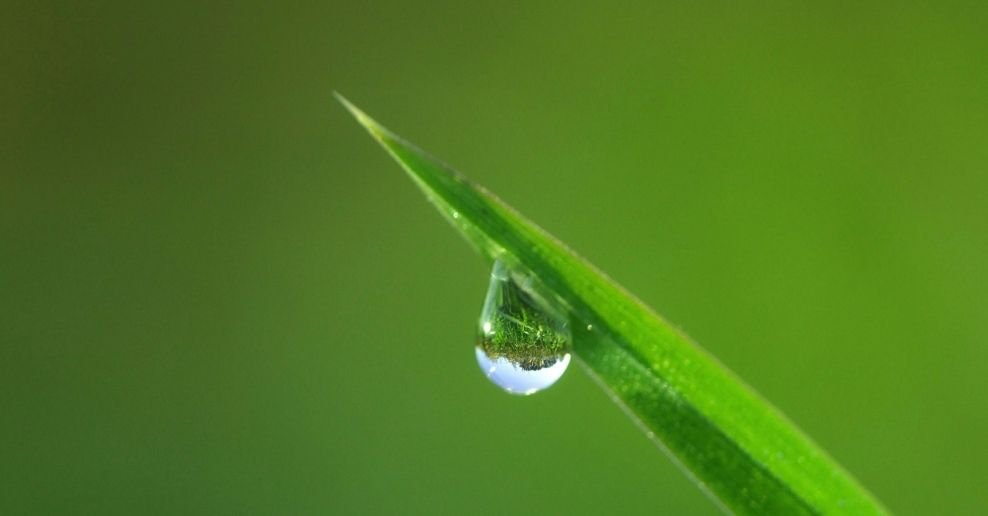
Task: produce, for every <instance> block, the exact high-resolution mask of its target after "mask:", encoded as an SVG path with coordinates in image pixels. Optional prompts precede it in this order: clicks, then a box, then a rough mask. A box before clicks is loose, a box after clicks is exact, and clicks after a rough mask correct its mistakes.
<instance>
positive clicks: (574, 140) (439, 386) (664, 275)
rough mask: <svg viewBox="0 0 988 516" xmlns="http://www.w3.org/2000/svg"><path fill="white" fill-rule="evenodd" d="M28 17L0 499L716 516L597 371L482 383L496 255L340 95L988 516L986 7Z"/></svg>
mask: <svg viewBox="0 0 988 516" xmlns="http://www.w3.org/2000/svg"><path fill="white" fill-rule="evenodd" d="M59 4H62V5H59ZM2 11H3V14H2V16H0V60H2V61H0V64H2V71H0V457H2V458H0V512H3V513H5V514H7V513H72V514H111V513H117V514H147V513H171V514H176V513H178V514H187V513H197V514H244V513H255V514H270V513H275V514H318V513H337V514H366V513H384V514H394V513H430V514H435V513H441V514H467V513H477V514H483V513H488V514H505V513H515V514H545V513H547V512H557V513H562V512H564V511H565V512H576V513H616V512H621V513H626V514H644V513H660V514H684V513H701V514H703V513H714V512H715V510H716V509H715V507H714V505H713V504H711V503H710V502H709V501H708V500H706V499H705V498H704V496H703V495H702V494H701V493H700V491H699V490H698V489H696V488H695V487H694V486H693V485H691V483H690V481H688V480H687V479H686V477H685V476H683V475H682V474H681V473H680V472H679V471H678V470H677V469H676V468H675V466H673V464H672V463H671V462H670V461H669V460H668V459H666V458H665V457H664V456H663V455H662V454H661V452H660V451H659V450H657V449H655V447H654V446H653V445H652V444H651V443H650V442H649V441H648V440H647V439H645V438H643V437H642V436H641V435H640V432H639V431H638V430H637V429H636V428H635V426H634V425H633V424H632V423H631V422H630V421H629V420H628V419H627V418H626V417H625V416H624V415H623V414H622V413H621V411H620V410H618V409H617V408H616V407H615V406H614V404H613V403H611V401H610V400H609V399H608V397H607V396H606V395H605V394H604V393H603V392H602V391H601V390H599V389H598V388H597V387H596V386H595V385H593V384H592V382H591V381H590V380H589V379H588V377H587V376H586V375H585V374H584V373H583V372H582V371H581V370H580V369H579V367H577V366H573V367H572V369H573V370H572V371H571V372H570V373H568V374H567V375H566V376H565V377H564V378H563V379H562V380H561V381H560V382H559V384H558V385H557V386H555V387H553V388H552V389H550V390H549V391H547V392H545V393H542V394H539V395H536V396H534V397H531V398H525V399H519V398H516V397H511V396H507V395H505V394H503V393H501V392H500V391H498V390H497V389H496V388H495V387H494V386H492V385H490V384H489V383H488V382H487V381H486V380H485V379H484V378H483V377H482V375H481V374H480V373H479V371H478V368H477V366H476V364H475V363H474V357H473V351H472V343H473V340H474V325H475V322H476V317H477V315H478V313H479V310H480V307H481V304H482V301H483V295H484V290H485V288H486V284H487V275H488V270H487V269H486V266H485V264H484V262H483V261H482V260H481V259H479V258H478V257H477V256H475V255H474V254H473V253H472V252H471V251H470V249H469V248H468V246H466V245H463V243H462V242H461V241H460V238H459V237H458V236H457V235H456V234H455V232H454V231H452V230H451V229H450V228H448V227H446V226H445V223H444V222H442V220H441V219H440V218H438V217H436V214H435V213H434V210H433V208H432V207H430V206H429V205H428V204H427V203H426V202H425V201H424V200H423V199H422V196H421V194H420V193H419V192H418V191H416V188H415V187H414V186H413V185H412V184H411V183H410V182H409V181H408V180H407V178H406V177H404V175H403V173H402V172H401V171H400V169H399V168H398V167H397V166H396V165H395V164H394V163H392V162H391V161H390V160H389V158H388V157H387V156H386V155H385V153H384V152H382V150H381V149H379V148H378V147H377V146H376V144H375V143H373V142H372V141H371V139H370V138H369V137H368V136H367V135H366V134H365V133H364V132H363V131H362V130H361V129H360V128H359V127H358V126H357V124H356V123H355V122H354V121H353V120H352V119H351V118H350V116H349V115H348V114H346V112H345V111H344V110H343V109H342V108H341V107H340V106H338V105H336V104H335V103H334V102H333V100H332V97H331V91H332V90H334V89H335V90H339V91H340V92H342V93H343V94H344V95H347V96H348V97H349V98H350V99H351V100H353V101H354V102H355V103H356V104H357V105H359V106H361V107H362V108H364V109H366V110H367V111H368V113H370V114H371V115H372V116H374V117H376V118H377V119H378V120H379V121H381V122H382V123H384V124H385V125H387V126H389V127H391V128H392V129H394V130H396V131H397V132H399V133H400V134H403V135H405V136H407V137H408V138H409V139H411V140H412V141H414V142H416V143H418V144H420V145H421V146H423V147H424V148H426V149H429V150H430V151H432V152H434V153H435V154H437V155H438V156H440V157H442V158H444V159H445V160H447V161H448V162H450V163H452V164H453V165H455V166H456V167H458V168H459V169H461V170H463V171H464V172H465V173H467V174H468V175H469V176H471V177H472V178H474V179H476V180H477V181H478V182H480V183H481V184H484V185H487V186H488V187H490V188H491V189H492V190H493V191H495V192H497V193H498V194H500V195H501V197H502V198H504V199H505V200H506V201H507V202H509V203H510V204H512V205H514V206H515V207H517V208H518V209H519V210H521V211H522V212H523V213H525V214H527V215H528V216H529V217H531V218H532V219H533V220H534V221H536V222H538V223H539V224H541V225H542V226H543V227H545V228H546V229H548V230H549V231H550V232H552V233H554V234H555V235H557V236H558V237H560V238H561V239H562V240H564V241H566V242H568V243H569V244H571V246H572V247H573V248H574V249H576V250H577V251H578V252H580V253H582V254H583V255H584V256H586V257H587V258H588V259H589V260H590V261H592V262H594V263H595V264H597V265H598V266H600V267H601V268H602V269H603V270H605V271H607V272H608V273H609V274H610V275H611V276H612V277H613V278H615V279H616V280H618V281H619V282H620V283H622V284H623V285H625V286H626V287H628V288H629V289H630V290H631V291H633V292H635V293H636V294H637V295H638V296H639V297H641V298H642V299H643V300H644V301H646V302H647V303H649V304H650V305H652V306H653V307H654V308H655V309H656V310H657V311H658V312H660V313H662V314H664V315H665V316H666V317H667V318H668V319H670V320H671V321H673V322H675V323H676V324H678V325H680V326H681V327H682V328H683V329H685V330H686V331H687V332H688V333H689V334H691V335H692V336H693V337H694V338H695V339H696V340H697V341H698V342H700V343H701V344H702V345H703V346H704V347H705V348H707V349H708V350H710V351H712V352H713V353H714V354H715V355H717V356H718V357H720V359H721V360H722V361H723V362H724V363H726V364H727V365H728V366H729V367H730V368H732V369H733V370H734V371H736V372H737V373H738V374H739V375H740V376H741V377H743V378H745V379H746V380H747V381H748V382H749V383H750V384H752V385H753V386H754V387H755V388H757V389H758V390H759V391H760V392H762V393H763V394H764V395H765V396H766V397H767V398H768V399H770V400H772V401H773V402H774V403H776V404H777V405H778V406H779V407H780V408H781V409H782V410H783V411H785V412H786V413H787V414H788V415H789V416H790V417H791V418H792V419H793V420H794V421H795V422H796V423H797V424H799V425H800V426H801V427H802V428H803V429H805V430H806V431H807V432H808V433H809V434H810V435H812V436H814V438H815V439H816V440H817V441H818V442H819V443H820V444H821V445H822V446H823V447H824V448H826V449H827V450H829V451H830V452H831V453H832V454H833V455H834V456H835V457H836V458H837V459H838V460H839V461H840V462H841V463H842V464H844V465H845V466H846V467H847V468H848V469H850V470H851V471H853V472H854V473H855V474H856V475H857V476H858V477H859V478H860V479H861V481H862V482H863V483H864V484H865V485H867V486H868V487H869V488H870V489H872V490H873V491H874V492H875V493H876V495H877V496H878V497H879V498H881V499H882V500H883V501H884V502H885V503H886V504H887V505H888V506H889V508H891V509H892V510H893V511H896V512H898V513H902V514H971V513H975V512H978V511H979V510H984V507H986V506H988V493H986V491H985V489H984V486H983V483H984V464H985V462H986V460H988V443H986V438H985V436H986V435H988V395H986V393H988V381H986V379H985V376H986V372H988V267H986V263H988V195H986V191H988V61H986V56H988V32H986V30H985V27H988V9H986V8H985V7H984V4H983V3H981V2H970V3H938V4H936V5H935V6H921V5H918V4H916V5H914V4H903V3H898V2H881V3H874V2H866V3H856V2H850V3H846V4H842V5H838V4H832V5H822V6H808V5H793V4H791V3H788V2H778V3H762V4H758V5H748V6H741V5H737V4H736V3H703V4H702V5H683V4H680V5H675V4H670V5H653V3H652V2H646V3H642V5H639V6H636V7H631V6H613V5H604V4H601V5H600V6H598V7H577V6H576V4H572V3H570V4H558V5H552V4H541V5H534V4H525V5H505V4H504V3H502V2H489V3H483V4H481V3H470V4H469V5H467V3H463V2H449V3H448V4H447V5H440V4H439V3H437V2H432V3H429V4H421V3H390V4H385V3H375V4H366V5H364V4H363V3H357V2H354V3H352V4H337V3H333V2H330V3H310V4H292V5H281V4H278V3H271V2H247V3H230V4H214V5H206V4H200V3H189V4H182V3H175V2H163V3H160V4H159V3H152V2H145V3H137V4H135V3H129V2H117V3H114V2H72V3H70V2H62V3H47V2H40V3H39V2H27V1H13V2H11V1H7V2H4V5H3V9H2Z"/></svg>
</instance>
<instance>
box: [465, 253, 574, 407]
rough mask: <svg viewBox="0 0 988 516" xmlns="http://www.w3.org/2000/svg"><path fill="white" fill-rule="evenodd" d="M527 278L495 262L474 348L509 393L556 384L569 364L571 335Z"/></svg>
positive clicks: (488, 371)
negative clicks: (514, 273)
mask: <svg viewBox="0 0 988 516" xmlns="http://www.w3.org/2000/svg"><path fill="white" fill-rule="evenodd" d="M533 283H534V282H533V280H532V278H531V277H530V276H528V277H524V276H518V275H513V274H512V273H511V272H510V271H509V270H508V268H507V267H506V266H505V265H504V263H503V262H501V261H500V260H497V261H495V262H494V269H493V270H492V271H491V282H490V286H489V287H488V289H487V297H486V298H485V299H484V308H483V310H482V311H481V313H480V322H479V324H478V329H479V337H478V339H477V347H476V349H475V351H476V355H477V363H478V364H479V365H480V369H481V371H483V373H484V375H485V376H487V378H488V379H490V380H491V381H492V382H494V383H495V384H497V386H499V387H501V388H502V389H504V390H505V391H507V392H509V393H511V394H519V395H529V394H534V393H536V392H538V391H541V390H542V389H545V388H547V387H549V386H550V385H552V384H554V383H556V380H559V378H560V377H561V376H562V375H563V373H564V372H566V368H567V366H569V362H570V355H569V345H570V333H569V328H568V325H567V324H566V320H565V318H564V317H562V316H560V315H558V314H557V313H556V312H555V311H554V310H552V309H551V308H549V305H548V303H547V302H546V301H545V300H544V299H542V298H541V297H540V296H539V295H538V294H537V293H536V292H535V289H534V288H533Z"/></svg>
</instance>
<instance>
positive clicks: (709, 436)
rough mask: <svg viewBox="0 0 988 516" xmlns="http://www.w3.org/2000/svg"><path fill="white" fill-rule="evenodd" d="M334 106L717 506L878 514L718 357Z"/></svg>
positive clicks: (498, 206)
mask: <svg viewBox="0 0 988 516" xmlns="http://www.w3.org/2000/svg"><path fill="white" fill-rule="evenodd" d="M336 96H337V98H338V100H339V101H340V102H341V103H342V104H343V105H344V106H345V107H346V108H347V109H348V110H349V111H350V112H351V113H352V114H353V115H354V117H355V118H356V119H357V121H358V122H359V123H360V124H361V125H363V126H364V127H365V128H366V129H367V130H368V131H369V132H370V134H371V135H372V136H373V137H374V139H376V140H377V141H378V142H379V143H380V144H381V145H382V146H383V147H384V148H385V150H387V151H388V153H390V154H391V156H392V157H393V158H394V159H395V160H396V161H397V162H398V163H399V164H400V165H401V166H402V168H404V170H405V171H406V172H407V173H408V175H409V176H410V177H411V178H412V180H413V181H414V182H415V183H416V184H417V185H418V186H419V187H420V188H421V189H422V191H423V192H424V193H425V195H426V197H428V198H429V199H430V200H431V201H432V202H433V204H435V206H436V207H437V208H438V209H439V211H440V213H442V214H443V215H444V216H445V217H446V218H447V220H449V221H450V222H451V223H452V224H453V225H454V227H456V228H457V229H458V230H459V231H460V232H461V233H462V234H463V235H464V236H465V237H466V238H467V240H468V242H470V243H471V244H472V245H473V246H474V247H475V248H476V249H477V250H478V252H480V253H481V254H483V255H484V256H486V257H487V258H488V259H491V260H493V259H495V258H497V259H501V260H504V261H506V262H508V263H509V264H512V265H515V266H518V267H524V268H525V269H526V270H529V271H532V272H533V273H534V274H535V275H536V276H537V277H538V278H539V279H540V281H541V283H542V284H543V286H544V287H545V288H546V289H547V290H548V291H549V292H551V293H552V294H553V295H554V296H556V299H557V301H558V302H559V303H560V304H561V305H562V306H564V307H565V308H566V310H567V311H568V315H569V317H570V319H571V324H572V327H573V328H574V343H573V347H574V353H575V355H576V356H577V358H578V359H579V361H580V362H581V363H582V364H583V365H584V367H585V369H586V370H587V371H588V372H589V373H590V374H591V376H593V377H594V378H595V379H596V380H597V382H598V383H599V384H600V385H601V387H603V388H604V389H605V390H607V391H608V392H609V393H610V394H611V395H612V397H613V399H614V400H615V401H616V402H617V403H618V404H619V405H621V406H622V407H624V408H625V410H626V412H627V413H628V414H629V415H630V416H631V417H632V418H633V419H635V420H636V421H637V422H638V423H639V425H640V426H641V427H642V428H643V430H644V431H645V432H646V434H647V435H648V436H649V437H650V438H652V439H653V440H655V441H656V442H657V443H658V444H659V446H660V447H661V448H663V449H664V450H665V451H666V452H667V454H668V455H669V456H670V458H672V459H673V461H674V462H676V463H678V464H680V465H681V466H682V467H683V469H684V470H685V471H686V473H687V474H688V475H690V476H691V477H693V478H694V480H695V481H696V482H697V483H698V485H699V486H700V488H701V489H703V490H704V491H706V492H707V493H709V494H711V495H712V497H713V498H714V500H715V501H716V502H717V503H718V504H719V505H720V506H721V508H723V509H725V510H728V511H731V512H736V513H746V514H824V513H853V514H882V513H885V509H884V508H883V507H882V505H881V504H880V503H879V502H878V501H877V500H876V499H875V498H874V497H872V496H871V494H870V493H868V492H867V491H866V490H865V489H864V488H863V487H862V486H860V485H859V484H858V483H857V481H856V480H855V479H854V478H853V477H852V476H851V475H850V474H849V473H848V472H846V471H845V470H843V469H842V468H841V467H840V466H839V465H838V464H837V463H836V462H835V461H833V460H832V459H831V458H830V457H828V456H827V455H826V454H825V453H824V452H823V451H822V450H821V449H820V448H819V447H817V446H816V445H815V444H814V443H813V442H812V441H811V440H810V439H809V438H808V437H806V436H805V435H804V434H803V433H802V432H800V431H799V430H798V429H797V428H796V426H795V425H794V424H793V423H791V422H789V421H788V420H787V419H786V418H785V417H784V416H783V415H781V413H779V412H778V411H777V410H776V409H775V408H774V407H773V406H772V405H771V404H769V403H768V402H767V401H765V400H764V399H762V398H761V397H760V396H758V394H757V393H755V392H754V390H752V389H751V388H749V387H748V386H746V385H745V384H744V383H743V382H742V381H741V380H739V379H738V378H737V377H736V376H734V374H733V373H731V372H730V371H729V370H728V369H727V368H726V367H724V366H723V365H721V364H720V363H719V362H718V361H717V360H716V359H715V358H714V357H712V356H711V355H709V354H708V353H707V352H705V351H704V350H702V349H701V348H700V347H699V346H697V345H696V344H695V343H693V342H692V341H691V340H690V339H689V338H688V337H687V336H686V335H684V334H683V333H682V332H680V331H679V330H677V329H676V328H675V327H674V326H672V325H671V324H669V323H668V322H666V321H665V320H663V319H662V318H661V317H660V316H658V315H657V314H655V313H654V312H652V311H651V309H649V308H648V307H647V306H645V305H644V304H643V303H641V302H640V301H638V300H637V299H636V298H635V297H634V296H632V295H631V294H629V293H628V292H626V291H625V290H624V289H622V288H621V287H620V286H618V285H617V284H616V283H614V282H613V281H611V280H610V279H609V278H607V276H606V275H604V274H603V273H602V272H600V271H598V270H597V269H595V268H594V267H593V266H592V265H590V264H589V263H587V262H586V261H585V260H583V259H582V258H580V257H579V256H578V255H577V254H576V253H574V252H573V251H571V250H570V249H568V248H567V247H566V246H565V245H563V244H562V243H561V242H559V241H558V240H556V239H555V238H554V237H552V236H551V235H549V234H548V233H547V232H545V231H544V230H542V229H541V228H539V227H538V226H536V225H535V224H533V223H532V222H530V221H528V220H527V219H525V218H524V217H523V216H522V215H521V214H519V213H518V212H516V211H515V210H513V209H512V208H511V207H509V206H508V205H507V204H505V203H504V202H502V201H501V200H500V199H498V198H497V197H495V196H494V195H493V194H491V193H490V192H488V191H486V190H485V189H484V188H482V187H480V186H478V185H475V184H473V183H471V182H470V181H469V180H468V179H466V178H465V177H464V176H462V175H461V174H459V173H458V172H456V171H454V170H453V169H452V168H450V167H448V166H447V165H445V164H443V163H442V162H440V161H438V160H436V159H435V158H433V157H431V156H429V155H428V154H427V153H425V152H423V151H421V150H420V149H418V148H416V147H415V146H413V145H411V144H409V143H408V142H406V141H404V140H402V139H401V138H399V137H398V136H396V135H394V134H393V133H391V132H390V131H388V130H387V129H385V128H384V127H383V126H381V125H380V124H378V123H377V122H375V121H374V120H373V119H371V118H370V117H368V116H367V115H366V114H365V113H363V112H362V111H361V110H359V109H358V108H356V107H355V106H353V105H352V104H350V103H349V102H348V101H347V100H346V99H344V98H343V97H342V96H340V95H338V94H337V95H336Z"/></svg>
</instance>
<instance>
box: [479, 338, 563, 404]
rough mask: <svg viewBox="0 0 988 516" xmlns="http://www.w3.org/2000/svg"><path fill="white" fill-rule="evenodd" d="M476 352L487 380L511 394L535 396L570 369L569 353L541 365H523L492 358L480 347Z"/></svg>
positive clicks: (504, 358) (502, 358) (501, 358)
mask: <svg viewBox="0 0 988 516" xmlns="http://www.w3.org/2000/svg"><path fill="white" fill-rule="evenodd" d="M475 351H476V353H477V364H479V365H480V369H481V370H482V371H483V372H484V374H485V375H486V376H487V378H488V379H490V381H492V382H494V383H496V384H497V385H498V386H499V387H501V388H502V389H504V390H505V391H507V392H510V393H511V394H521V395H526V396H527V395H529V394H535V393H536V392H539V391H541V390H542V389H545V388H546V387H549V386H550V385H552V384H554V383H556V380H558V379H559V378H560V377H561V376H563V373H565V372H566V368H567V367H569V353H566V354H564V355H562V356H561V357H559V358H558V359H551V360H550V359H544V360H542V361H541V362H540V363H539V364H522V363H518V362H512V361H511V360H508V359H507V358H506V357H497V358H491V357H489V356H487V353H484V350H483V349H480V346H477V348H476V350H475Z"/></svg>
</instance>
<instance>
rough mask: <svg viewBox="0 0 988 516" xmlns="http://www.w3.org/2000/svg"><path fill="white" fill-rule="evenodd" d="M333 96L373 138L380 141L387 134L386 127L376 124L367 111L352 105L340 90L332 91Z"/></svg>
mask: <svg viewBox="0 0 988 516" xmlns="http://www.w3.org/2000/svg"><path fill="white" fill-rule="evenodd" d="M333 97H336V100H337V101H338V102H339V103H340V104H343V107H345V108H346V110H347V111H349V112H350V114H351V115H353V117H354V118H356V119H357V122H359V123H360V125H362V126H364V129H367V131H368V132H369V133H370V134H371V136H373V137H374V138H375V139H377V140H379V141H382V139H383V138H384V137H385V136H386V135H387V129H385V128H384V127H382V126H381V125H380V124H378V123H377V121H375V120H374V119H373V118H371V117H370V116H368V115H367V113H364V112H363V111H362V110H361V109H360V108H358V107H357V106H355V105H353V103H352V102H350V101H349V100H347V98H346V97H344V96H343V95H342V94H340V92H338V91H334V92H333Z"/></svg>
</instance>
